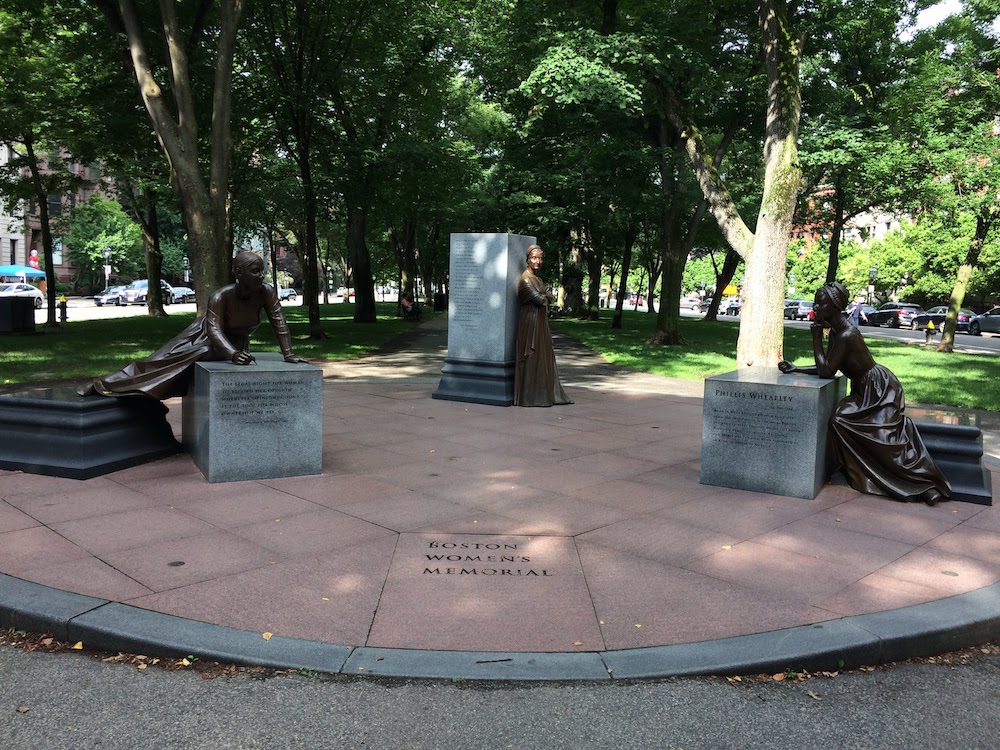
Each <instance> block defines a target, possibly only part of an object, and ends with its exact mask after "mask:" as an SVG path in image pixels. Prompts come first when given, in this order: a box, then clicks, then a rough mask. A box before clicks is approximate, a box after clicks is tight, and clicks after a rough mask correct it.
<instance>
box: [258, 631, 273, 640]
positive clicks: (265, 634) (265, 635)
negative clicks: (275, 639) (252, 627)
mask: <svg viewBox="0 0 1000 750" xmlns="http://www.w3.org/2000/svg"><path fill="white" fill-rule="evenodd" d="M272 635H274V633H261V634H260V636H261V638H263V639H264V640H265V641H269V640H271V636H272Z"/></svg>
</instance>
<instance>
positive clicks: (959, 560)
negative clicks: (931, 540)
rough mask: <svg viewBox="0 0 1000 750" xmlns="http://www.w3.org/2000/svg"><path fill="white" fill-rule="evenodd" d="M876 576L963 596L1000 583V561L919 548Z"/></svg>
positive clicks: (887, 566)
mask: <svg viewBox="0 0 1000 750" xmlns="http://www.w3.org/2000/svg"><path fill="white" fill-rule="evenodd" d="M879 573H880V574H882V575H885V576H889V577H891V578H898V579H900V580H902V581H909V582H911V583H917V584H920V585H922V586H929V587H931V588H934V589H937V590H938V591H942V592H945V593H947V594H949V595H950V594H963V593H965V592H966V591H972V590H974V589H978V588H982V587H983V586H991V585H992V584H994V583H996V582H997V581H1000V562H993V563H988V562H985V561H983V560H976V559H974V558H971V557H965V556H962V555H956V554H954V553H952V552H947V551H944V550H937V549H930V548H928V547H921V548H920V549H917V550H914V551H913V552H911V553H910V554H908V555H906V556H905V557H902V558H900V559H899V560H896V561H895V562H893V563H891V564H889V565H886V566H885V567H884V568H882V569H881V570H880V571H879Z"/></svg>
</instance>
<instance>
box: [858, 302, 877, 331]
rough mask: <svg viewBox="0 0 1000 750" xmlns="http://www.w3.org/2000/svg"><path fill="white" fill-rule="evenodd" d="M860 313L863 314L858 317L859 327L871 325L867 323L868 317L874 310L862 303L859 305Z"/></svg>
mask: <svg viewBox="0 0 1000 750" xmlns="http://www.w3.org/2000/svg"><path fill="white" fill-rule="evenodd" d="M861 312H862V313H864V314H863V315H860V316H858V317H859V319H860V321H859V322H860V323H861V325H863V326H867V325H871V324H870V323H869V322H868V316H869V315H871V314H872V313H873V312H875V308H874V307H872V306H871V305H867V304H864V303H862V304H861Z"/></svg>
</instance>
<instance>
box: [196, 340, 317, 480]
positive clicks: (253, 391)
mask: <svg viewBox="0 0 1000 750" xmlns="http://www.w3.org/2000/svg"><path fill="white" fill-rule="evenodd" d="M255 356H256V358H257V362H256V363H255V364H253V365H247V366H240V365H234V364H232V363H230V362H198V363H196V364H195V371H194V382H193V384H192V386H191V390H190V392H189V394H188V395H187V396H185V397H184V402H183V418H182V423H183V442H184V446H185V448H187V450H188V451H190V453H191V456H192V458H193V459H194V462H195V465H196V466H198V468H199V469H201V471H202V473H203V474H204V475H205V478H206V479H208V481H209V482H235V481H239V480H244V479H269V478H274V477H293V476H301V475H303V474H319V473H321V472H322V471H323V373H322V371H321V370H320V369H319V368H317V367H313V366H312V365H307V364H302V363H297V364H292V363H289V362H285V361H284V360H283V359H282V358H281V355H278V354H272V353H264V354H257V355H255Z"/></svg>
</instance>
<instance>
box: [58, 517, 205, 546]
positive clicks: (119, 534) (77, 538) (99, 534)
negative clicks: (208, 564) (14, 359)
mask: <svg viewBox="0 0 1000 750" xmlns="http://www.w3.org/2000/svg"><path fill="white" fill-rule="evenodd" d="M52 529H53V530H54V531H57V532H58V533H59V534H61V535H63V536H65V537H66V538H67V539H69V540H70V541H72V542H74V543H76V544H78V545H79V546H81V547H83V548H84V549H86V550H88V551H90V552H91V553H93V554H95V555H102V554H105V553H108V552H116V551H118V550H126V549H135V548H137V547H143V546H145V545H147V544H154V543H156V542H161V541H164V540H167V539H180V538H182V537H186V536H197V535H198V534H204V533H206V532H208V531H212V530H213V529H214V527H212V526H210V525H209V524H207V523H205V522H204V521H200V520H198V519H197V518H194V517H193V516H189V515H188V514H187V513H182V512H181V511H178V510H174V509H172V508H163V507H155V508H145V509H142V510H130V511H125V512H121V513H110V514H108V515H104V516H90V517H89V518H82V519H79V520H76V521H63V522H61V523H55V524H52Z"/></svg>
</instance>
